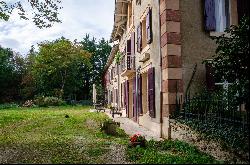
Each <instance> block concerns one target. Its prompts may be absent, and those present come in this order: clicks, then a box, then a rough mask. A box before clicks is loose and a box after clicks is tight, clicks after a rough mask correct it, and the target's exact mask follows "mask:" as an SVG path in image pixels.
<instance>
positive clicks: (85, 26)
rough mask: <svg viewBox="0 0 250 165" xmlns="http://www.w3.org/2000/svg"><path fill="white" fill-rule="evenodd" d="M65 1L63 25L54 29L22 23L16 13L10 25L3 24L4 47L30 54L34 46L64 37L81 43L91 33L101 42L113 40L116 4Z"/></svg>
mask: <svg viewBox="0 0 250 165" xmlns="http://www.w3.org/2000/svg"><path fill="white" fill-rule="evenodd" d="M7 1H8V0H7ZM10 1H13V0H10ZM23 1H24V0H23ZM61 1H62V3H61V6H62V7H63V9H61V10H60V16H59V17H60V19H61V20H62V23H61V24H54V26H53V27H52V28H48V29H39V28H38V27H36V26H35V25H34V23H33V22H32V21H31V20H29V21H24V20H20V19H19V17H18V15H17V14H16V13H14V14H12V16H11V18H10V20H9V21H8V22H4V21H2V20H0V45H2V46H3V47H9V48H12V49H13V50H14V51H16V52H20V53H21V54H26V53H27V52H28V51H29V49H30V47H31V45H36V43H39V42H41V41H44V40H54V39H57V38H60V37H61V36H64V37H66V38H68V39H70V40H72V41H73V40H74V39H77V40H78V41H80V40H81V39H82V38H83V37H84V36H85V34H86V33H89V34H90V35H91V36H94V37H95V38H97V39H101V38H102V37H104V38H105V39H106V40H109V38H110V35H111V31H112V28H113V21H114V16H113V13H114V4H115V2H114V0H61ZM27 9H28V8H27ZM28 10H29V9H28Z"/></svg>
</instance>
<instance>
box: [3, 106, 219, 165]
mask: <svg viewBox="0 0 250 165" xmlns="http://www.w3.org/2000/svg"><path fill="white" fill-rule="evenodd" d="M89 109H90V107H86V106H65V107H54V108H11V109H6V110H0V163H81V164H84V163H129V162H133V163H218V162H217V161H215V160H214V159H213V158H212V157H211V156H209V155H206V154H204V153H201V152H199V151H198V150H197V149H196V148H194V147H192V146H190V145H188V144H186V143H183V142H180V141H163V142H154V141H150V142H148V143H147V147H146V148H129V147H128V139H129V137H128V136H126V135H124V134H121V135H118V136H109V135H106V134H104V133H102V132H101V130H100V125H101V123H102V122H103V121H104V120H106V119H107V118H108V117H107V116H106V115H105V114H104V113H96V112H89ZM66 115H68V117H66Z"/></svg>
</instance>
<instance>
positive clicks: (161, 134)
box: [158, 0, 163, 138]
mask: <svg viewBox="0 0 250 165" xmlns="http://www.w3.org/2000/svg"><path fill="white" fill-rule="evenodd" d="M160 5H161V4H160V0H158V6H159V10H158V16H159V17H158V19H159V21H158V26H159V31H158V32H159V44H158V45H159V49H160V70H161V74H160V87H161V90H160V137H161V138H163V130H162V129H163V116H162V108H163V105H162V104H163V93H162V51H161V24H160V21H161V15H160V14H161V13H160Z"/></svg>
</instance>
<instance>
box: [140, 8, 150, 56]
mask: <svg viewBox="0 0 250 165" xmlns="http://www.w3.org/2000/svg"><path fill="white" fill-rule="evenodd" d="M152 39H153V38H152V9H151V8H148V12H147V14H146V15H145V17H143V19H142V21H141V22H140V24H139V25H138V27H137V52H141V51H142V50H143V49H144V48H145V47H146V46H147V44H151V43H152Z"/></svg>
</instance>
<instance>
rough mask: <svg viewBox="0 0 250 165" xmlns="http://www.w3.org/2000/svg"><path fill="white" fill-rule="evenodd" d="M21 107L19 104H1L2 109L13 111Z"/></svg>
mask: <svg viewBox="0 0 250 165" xmlns="http://www.w3.org/2000/svg"><path fill="white" fill-rule="evenodd" d="M17 107H19V106H18V104H14V103H13V104H0V109H11V108H17Z"/></svg>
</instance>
